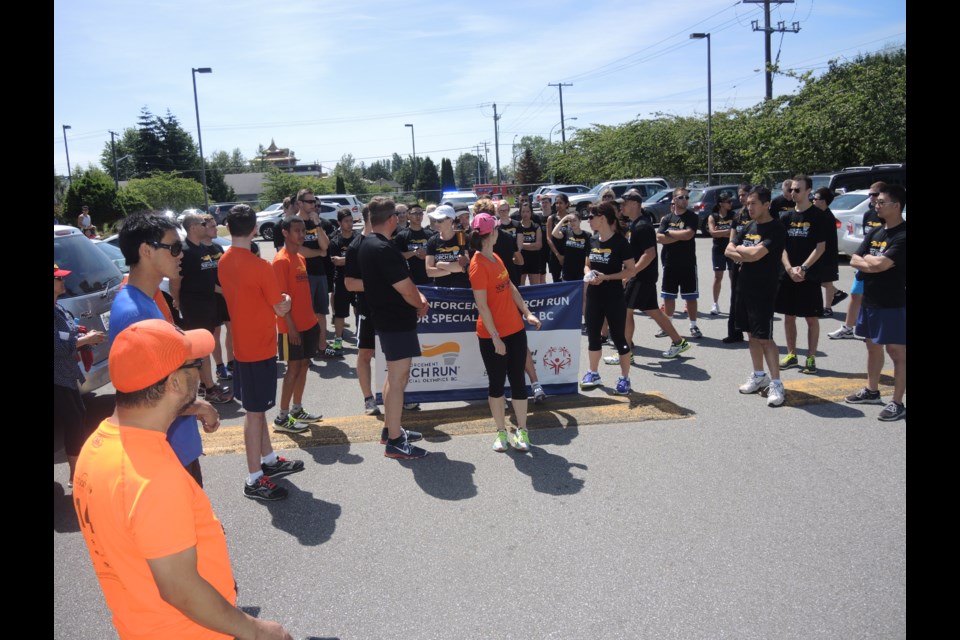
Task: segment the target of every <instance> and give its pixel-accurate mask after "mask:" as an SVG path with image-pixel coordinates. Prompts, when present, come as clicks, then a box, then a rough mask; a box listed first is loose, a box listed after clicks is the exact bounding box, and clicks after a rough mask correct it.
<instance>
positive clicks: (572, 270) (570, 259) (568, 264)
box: [553, 224, 590, 282]
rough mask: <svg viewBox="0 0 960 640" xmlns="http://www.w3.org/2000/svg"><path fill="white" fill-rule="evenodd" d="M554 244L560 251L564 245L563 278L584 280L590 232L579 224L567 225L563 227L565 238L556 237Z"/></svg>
mask: <svg viewBox="0 0 960 640" xmlns="http://www.w3.org/2000/svg"><path fill="white" fill-rule="evenodd" d="M553 244H554V245H555V246H556V247H557V250H558V251H560V248H561V247H563V250H562V251H561V253H562V254H563V271H562V278H563V280H564V281H567V282H571V281H573V280H583V265H584V264H585V263H586V260H587V251H588V250H589V248H590V234H589V233H587V232H586V231H584V230H583V229H581V228H580V225H579V224H578V225H577V226H576V227H575V228H571V227H569V226H566V227H564V228H563V239H562V240H557V239H556V238H554V239H553Z"/></svg>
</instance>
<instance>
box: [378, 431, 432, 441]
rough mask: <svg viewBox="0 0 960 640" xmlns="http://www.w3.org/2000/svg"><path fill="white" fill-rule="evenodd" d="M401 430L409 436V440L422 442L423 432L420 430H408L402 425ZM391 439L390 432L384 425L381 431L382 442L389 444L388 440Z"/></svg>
mask: <svg viewBox="0 0 960 640" xmlns="http://www.w3.org/2000/svg"><path fill="white" fill-rule="evenodd" d="M400 432H401V433H402V434H403V435H405V436H407V442H420V441H421V440H423V434H422V433H420V432H419V431H407V430H406V429H404V428H403V427H400ZM389 439H390V436H389V434H388V433H387V428H386V427H384V428H383V431H381V432H380V444H387V441H388V440H389Z"/></svg>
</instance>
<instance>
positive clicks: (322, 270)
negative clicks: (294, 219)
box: [280, 220, 329, 276]
mask: <svg viewBox="0 0 960 640" xmlns="http://www.w3.org/2000/svg"><path fill="white" fill-rule="evenodd" d="M324 222H326V220H321V221H320V223H321V224H319V225H318V224H317V223H315V222H314V221H313V220H305V221H304V226H305V227H306V229H307V235H306V238H305V239H304V241H303V246H305V247H307V248H309V249H316V250H317V251H319V250H320V238H319V233H318V232H317V229H318V228H322V229H323V230H324V232H326V231H327V228H326V225H324V224H323V223H324ZM280 234H281V235H282V234H283V231H280ZM328 237H329V235H328ZM328 259H329V256H319V257H316V258H306V261H307V275H311V276H322V275H326V273H327V271H326V266H327V260H328Z"/></svg>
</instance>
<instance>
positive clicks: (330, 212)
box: [257, 202, 363, 240]
mask: <svg viewBox="0 0 960 640" xmlns="http://www.w3.org/2000/svg"><path fill="white" fill-rule="evenodd" d="M339 210H340V205H335V204H329V203H326V202H321V203H319V204H317V213H318V214H319V215H320V217H321V218H322V219H324V220H330V221H331V222H333V223H334V224H337V211H339ZM360 220H361V222H360V224H363V215H362V212H361V216H360ZM282 221H283V203H282V202H278V203H276V204H272V205H270V206H269V207H267V208H266V209H264V210H263V211H261V212H260V213H258V214H257V234H258V235H259V236H260V237H261V238H263V239H264V240H273V238H274V236H275V235H276V233H277V232H278V231H279V230H280V223H281V222H282ZM353 223H354V224H357V221H356V218H354V221H353Z"/></svg>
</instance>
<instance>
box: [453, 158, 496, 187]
mask: <svg viewBox="0 0 960 640" xmlns="http://www.w3.org/2000/svg"><path fill="white" fill-rule="evenodd" d="M477 161H478V158H477V156H476V155H474V154H472V153H461V154H460V157H458V158H457V163H456V167H455V168H454V169H455V170H454V173H455V175H456V178H457V184H458V185H460V188H461V189H464V188H467V187H470V188H472V187H473V185H475V184H477V182H478V180H477ZM479 162H480V180H479V182H483V176H485V175H489V173H490V172H489V169H490V167H489V166H488V165H487V163H486V161H484V159H483V157H482V156H481V157H480V158H479Z"/></svg>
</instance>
